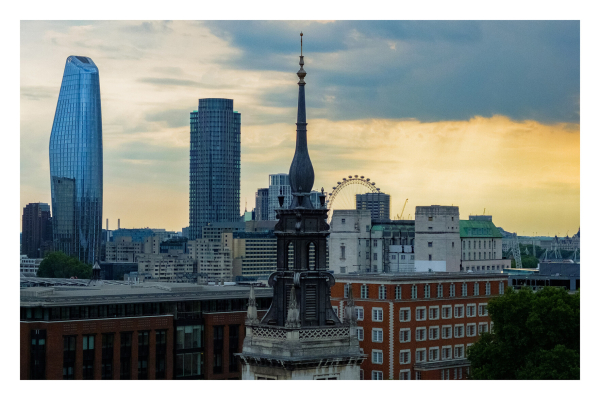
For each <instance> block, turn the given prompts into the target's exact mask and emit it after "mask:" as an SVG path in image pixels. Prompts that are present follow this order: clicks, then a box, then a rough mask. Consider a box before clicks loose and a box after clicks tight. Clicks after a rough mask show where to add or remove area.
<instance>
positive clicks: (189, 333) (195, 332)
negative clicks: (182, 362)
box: [175, 325, 204, 350]
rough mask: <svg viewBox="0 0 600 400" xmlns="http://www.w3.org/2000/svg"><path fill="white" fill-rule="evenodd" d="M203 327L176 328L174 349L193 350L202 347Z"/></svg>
mask: <svg viewBox="0 0 600 400" xmlns="http://www.w3.org/2000/svg"><path fill="white" fill-rule="evenodd" d="M203 332H204V325H187V326H178V327H177V330H176V331H175V349H176V350H183V349H195V348H199V347H203V344H202V336H203Z"/></svg>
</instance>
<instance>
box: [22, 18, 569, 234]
mask: <svg viewBox="0 0 600 400" xmlns="http://www.w3.org/2000/svg"><path fill="white" fill-rule="evenodd" d="M300 31H303V32H304V54H305V62H306V64H305V69H306V71H307V73H308V75H307V77H306V82H307V86H306V96H307V100H306V102H307V114H308V123H309V124H308V133H309V151H310V154H311V158H312V161H313V164H314V166H315V175H316V178H315V188H320V187H321V186H324V187H325V188H326V189H328V190H331V187H332V186H334V185H335V182H337V181H338V180H340V179H341V178H342V177H344V176H347V175H350V174H351V175H355V174H358V175H365V176H369V177H370V178H371V179H372V180H374V181H376V182H377V186H378V187H380V188H381V190H382V191H384V192H386V193H389V194H391V195H392V214H393V215H395V214H396V213H400V211H401V210H402V205H403V204H404V200H405V199H406V198H408V199H409V200H408V205H407V211H405V215H406V214H408V213H411V214H412V215H414V208H415V206H417V205H431V204H440V205H451V204H454V205H458V206H459V207H460V213H461V217H462V218H463V219H467V218H468V215H469V214H481V213H482V212H483V210H484V208H485V210H486V214H491V215H493V217H494V222H495V223H496V225H497V226H501V227H503V228H505V229H507V230H510V231H518V232H519V234H524V235H531V234H532V233H533V232H537V234H539V235H542V234H543V235H546V234H550V235H554V234H559V235H565V234H566V233H567V231H568V232H569V235H572V234H573V233H575V232H577V229H578V227H579V221H580V208H579V204H580V114H579V110H580V106H579V104H580V101H579V100H580V72H579V71H580V33H579V31H580V25H579V22H578V21H564V22H563V21H513V22H510V21H509V22H501V21H488V22H478V21H463V22H453V21H439V22H433V21H426V22H422V21H341V22H340V21H338V22H330V21H326V22H305V21H303V22H293V21H285V22H254V21H241V22H240V21H226V22H218V21H210V22H203V21H198V22H186V21H177V22H156V21H154V22H141V21H133V22H128V21H114V22H113V21H102V22H90V21H72V22H65V21H51V22H45V21H22V22H21V28H20V88H21V98H20V113H21V114H20V139H21V142H20V168H21V171H20V195H21V196H20V206H21V208H22V207H24V206H25V205H26V204H27V203H30V202H37V201H41V202H47V203H50V177H49V161H48V143H49V139H50V131H51V128H52V121H53V117H54V111H55V108H56V102H57V99H58V92H59V88H60V83H61V79H62V74H63V69H64V65H65V61H66V58H67V57H68V56H70V55H83V56H88V57H90V58H92V59H93V60H94V62H95V63H96V65H97V66H98V68H99V69H100V85H101V93H102V116H103V146H104V218H109V219H110V224H111V228H116V221H117V218H120V219H121V227H131V228H133V227H146V226H149V227H155V228H167V229H170V230H181V228H182V227H185V226H187V225H188V183H189V181H188V179H189V178H188V174H189V170H188V168H189V113H190V111H192V110H194V109H195V108H197V100H198V99H199V98H204V97H226V98H232V99H234V109H236V110H237V111H239V112H241V114H242V183H241V205H242V211H243V208H244V202H245V200H247V202H248V208H249V209H251V208H252V207H253V206H254V193H255V191H256V189H257V188H259V187H266V186H267V185H268V174H270V173H279V172H287V171H288V169H289V165H290V163H291V160H292V157H293V151H294V140H295V112H296V101H297V92H298V86H297V85H296V82H297V77H296V75H295V73H296V71H297V70H298V54H299V50H300V49H299V36H298V34H299V32H300Z"/></svg>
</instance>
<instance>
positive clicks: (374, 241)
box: [373, 239, 377, 247]
mask: <svg viewBox="0 0 600 400" xmlns="http://www.w3.org/2000/svg"><path fill="white" fill-rule="evenodd" d="M373 247H377V239H373Z"/></svg>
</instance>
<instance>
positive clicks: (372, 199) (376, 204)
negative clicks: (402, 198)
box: [356, 192, 391, 220]
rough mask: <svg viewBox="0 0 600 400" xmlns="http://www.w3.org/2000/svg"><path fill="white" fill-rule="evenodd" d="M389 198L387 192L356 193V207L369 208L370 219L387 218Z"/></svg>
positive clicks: (359, 208)
mask: <svg viewBox="0 0 600 400" xmlns="http://www.w3.org/2000/svg"><path fill="white" fill-rule="evenodd" d="M390 200H391V196H390V195H389V194H385V193H381V192H377V193H364V194H357V195H356V209H357V210H369V211H370V212H371V218H372V219H377V220H389V219H390Z"/></svg>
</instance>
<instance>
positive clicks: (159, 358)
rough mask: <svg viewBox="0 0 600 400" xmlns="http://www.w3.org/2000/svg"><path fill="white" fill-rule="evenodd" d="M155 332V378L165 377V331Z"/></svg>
mask: <svg viewBox="0 0 600 400" xmlns="http://www.w3.org/2000/svg"><path fill="white" fill-rule="evenodd" d="M155 332H156V341H155V342H156V343H155V344H156V371H155V379H165V373H166V372H165V371H166V368H167V360H166V354H167V331H166V330H157V331H155Z"/></svg>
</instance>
